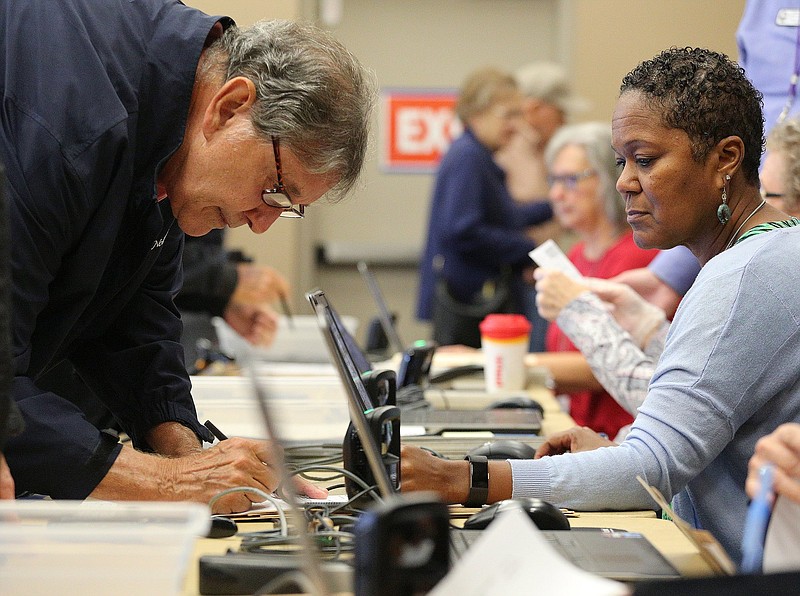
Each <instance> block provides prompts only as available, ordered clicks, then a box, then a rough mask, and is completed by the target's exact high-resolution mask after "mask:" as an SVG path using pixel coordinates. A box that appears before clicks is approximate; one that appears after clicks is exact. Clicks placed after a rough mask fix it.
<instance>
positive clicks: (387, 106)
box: [381, 89, 463, 173]
mask: <svg viewBox="0 0 800 596" xmlns="http://www.w3.org/2000/svg"><path fill="white" fill-rule="evenodd" d="M381 96H382V114H383V122H382V127H381V133H382V137H383V142H382V145H383V151H382V155H381V160H382V167H383V169H384V170H386V171H389V172H413V173H430V172H434V171H435V170H436V168H437V166H438V165H439V160H441V158H442V155H444V153H445V152H446V151H447V148H448V147H450V143H451V142H452V141H453V139H454V138H456V137H457V136H458V135H460V134H461V132H462V130H463V127H462V125H461V121H460V120H459V119H458V117H457V116H456V114H455V104H456V99H457V97H458V93H457V91H456V90H438V91H420V90H413V91H412V90H402V89H387V90H384V91H383V92H382V93H381Z"/></svg>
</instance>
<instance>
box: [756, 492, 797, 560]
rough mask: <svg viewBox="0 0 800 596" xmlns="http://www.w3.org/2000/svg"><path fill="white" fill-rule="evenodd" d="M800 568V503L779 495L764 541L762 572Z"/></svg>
mask: <svg viewBox="0 0 800 596" xmlns="http://www.w3.org/2000/svg"><path fill="white" fill-rule="evenodd" d="M798 569H800V504H798V503H795V502H794V501H792V500H791V499H786V498H784V497H779V498H778V500H777V501H776V502H775V507H773V509H772V517H771V518H770V522H769V529H768V530H767V538H766V541H765V542H764V572H765V573H777V572H780V571H796V570H798Z"/></svg>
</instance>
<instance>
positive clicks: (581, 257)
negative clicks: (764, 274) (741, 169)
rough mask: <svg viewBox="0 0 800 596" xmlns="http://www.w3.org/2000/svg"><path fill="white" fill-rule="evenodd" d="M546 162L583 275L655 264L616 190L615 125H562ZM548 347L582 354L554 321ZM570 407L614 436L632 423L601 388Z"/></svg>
mask: <svg viewBox="0 0 800 596" xmlns="http://www.w3.org/2000/svg"><path fill="white" fill-rule="evenodd" d="M545 160H546V162H547V168H548V172H549V176H548V182H549V184H550V193H549V198H550V202H551V204H552V206H553V214H554V215H555V217H556V219H557V220H558V221H559V223H561V225H563V226H564V227H565V228H567V229H569V230H572V231H574V232H575V233H576V235H577V236H578V239H579V241H578V242H577V244H575V246H573V247H572V249H571V250H570V251H569V253H568V255H567V256H568V257H569V259H570V261H572V263H573V264H574V265H575V267H576V268H577V269H578V271H579V272H580V273H581V274H582V275H584V276H586V277H599V278H603V279H608V278H611V277H614V276H615V275H617V274H619V273H621V272H623V271H626V270H628V269H637V268H639V267H645V266H646V265H647V264H648V263H649V262H650V261H651V260H653V258H654V257H655V256H656V254H658V251H656V250H643V249H641V248H639V247H637V246H636V244H634V242H633V235H632V233H631V229H630V227H629V226H628V224H627V222H626V220H625V206H624V203H623V202H622V199H621V197H620V196H619V193H618V192H617V190H616V188H615V184H616V181H617V169H616V158H615V155H614V150H613V149H612V148H611V126H610V125H608V124H603V123H600V122H587V123H584V124H576V125H571V126H565V127H563V128H562V129H560V130H559V132H558V133H556V135H555V136H554V137H553V139H552V140H551V141H550V143H549V144H548V146H547V150H546V152H545ZM546 346H547V350H548V351H549V352H577V351H578V350H577V348H576V347H575V346H574V345H573V344H572V342H571V341H570V340H569V339H568V338H567V336H566V335H565V334H564V333H563V332H562V331H561V330H560V329H559V328H558V325H556V323H555V322H553V323H551V324H550V326H549V329H548V331H547V338H546ZM569 404H570V415H571V416H572V418H573V419H574V420H575V422H577V423H578V424H579V425H582V426H588V427H589V428H591V429H593V430H595V431H597V432H602V433H606V434H607V435H608V436H609V437H611V438H614V437H615V436H616V434H617V431H618V430H619V429H620V428H621V427H623V426H625V425H627V424H629V423H630V422H631V421H632V420H633V419H632V418H631V416H630V414H628V413H627V412H626V411H625V410H623V409H622V408H621V407H620V406H619V405H618V404H617V402H616V401H614V399H613V398H612V397H611V396H610V395H608V393H606V392H605V391H602V390H592V389H587V390H583V391H577V392H574V393H570V394H569Z"/></svg>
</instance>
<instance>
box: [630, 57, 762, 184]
mask: <svg viewBox="0 0 800 596" xmlns="http://www.w3.org/2000/svg"><path fill="white" fill-rule="evenodd" d="M630 91H636V92H638V93H641V94H642V95H643V96H644V97H645V98H646V101H648V102H650V104H651V105H652V106H653V107H654V108H657V109H658V110H660V111H661V114H662V118H663V123H664V125H665V126H667V127H668V128H677V129H680V130H683V131H684V132H686V134H687V135H688V136H689V139H690V141H691V143H692V157H694V159H695V160H696V161H698V162H702V161H703V160H704V159H705V158H706V157H708V154H709V152H710V151H711V149H712V148H713V147H714V146H715V145H716V144H717V143H718V142H719V141H720V140H722V139H724V138H725V137H728V136H737V137H739V138H740V139H742V142H743V143H744V149H745V150H744V159H743V160H742V171H743V173H744V175H745V178H746V179H747V181H748V182H750V183H751V184H756V185H757V184H758V167H759V164H760V162H761V154H762V152H763V149H764V116H763V111H762V108H763V105H764V101H763V97H762V95H761V93H760V92H759V91H758V90H757V89H756V88H755V87H753V84H752V83H751V82H750V81H749V80H748V79H747V77H746V76H745V73H744V70H743V69H742V68H741V67H740V66H739V65H738V64H736V63H735V62H733V61H732V60H730V59H729V58H728V57H727V56H725V55H724V54H720V53H719V52H714V51H712V50H708V49H704V48H689V47H687V48H676V47H672V48H669V49H667V50H664V51H663V52H661V53H660V54H659V55H658V56H656V57H655V58H652V59H651V60H646V61H644V62H642V63H641V64H639V66H637V67H636V68H634V69H633V70H632V71H631V72H629V73H628V74H627V75H625V77H624V78H623V79H622V85H621V86H620V95H622V94H624V93H627V92H630Z"/></svg>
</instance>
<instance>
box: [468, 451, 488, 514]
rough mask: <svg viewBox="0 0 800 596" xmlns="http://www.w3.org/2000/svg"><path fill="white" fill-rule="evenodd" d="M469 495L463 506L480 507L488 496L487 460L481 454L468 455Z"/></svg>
mask: <svg viewBox="0 0 800 596" xmlns="http://www.w3.org/2000/svg"><path fill="white" fill-rule="evenodd" d="M464 459H466V460H467V461H468V462H469V496H468V497H467V500H466V502H465V503H464V507H482V506H483V505H485V504H486V501H487V500H488V498H489V460H488V459H487V458H486V457H484V456H483V455H468V456H467V457H465V458H464Z"/></svg>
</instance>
